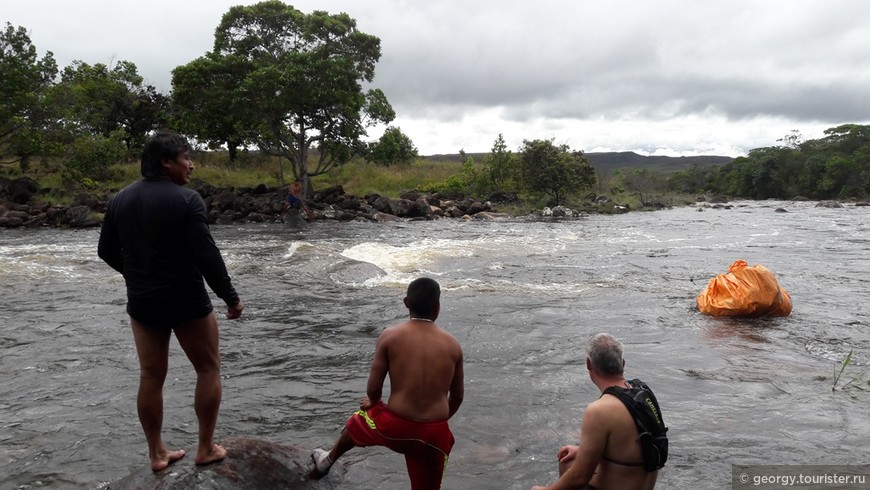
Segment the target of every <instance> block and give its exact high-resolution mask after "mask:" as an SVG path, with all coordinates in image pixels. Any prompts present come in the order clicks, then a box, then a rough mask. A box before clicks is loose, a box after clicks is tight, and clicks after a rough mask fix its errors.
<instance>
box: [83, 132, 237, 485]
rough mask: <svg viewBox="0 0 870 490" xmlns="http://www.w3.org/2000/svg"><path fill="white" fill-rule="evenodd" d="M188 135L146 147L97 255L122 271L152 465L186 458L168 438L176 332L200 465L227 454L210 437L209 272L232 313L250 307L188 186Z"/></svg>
mask: <svg viewBox="0 0 870 490" xmlns="http://www.w3.org/2000/svg"><path fill="white" fill-rule="evenodd" d="M190 151H191V148H190V144H189V143H188V142H187V140H186V139H184V138H183V137H182V136H180V135H178V134H175V133H172V132H168V131H161V132H158V133H157V134H155V135H154V136H152V137H151V138H150V139H149V140H148V142H147V143H145V148H144V149H143V151H142V164H141V173H142V177H143V178H142V179H141V180H139V181H137V182H134V183H133V184H130V185H129V186H127V187H125V188H124V189H122V190H121V191H120V192H118V194H116V195H115V196H114V197H113V198H112V200H111V201H109V205H108V207H107V210H106V216H105V219H104V221H103V228H102V230H101V232H100V241H99V245H98V248H97V253H98V254H99V256H100V258H101V259H103V260H104V261H105V262H106V263H107V264H108V265H109V266H111V267H112V268H113V269H115V270H116V271H118V272H120V273H121V274H122V275H123V276H124V281H125V283H126V286H127V313H128V314H129V315H130V323H131V324H132V327H133V339H134V342H135V344H136V354H137V356H138V357H139V392H138V395H137V397H136V408H137V411H138V414H139V422H140V423H141V424H142V430H143V431H144V432H145V439H146V441H147V442H148V455H149V458H150V460H151V470H152V471H160V470H162V469H164V468H166V467H167V466H169V465H170V464H171V463H173V462H174V461H177V460H178V459H181V458H182V457H184V451H181V450H177V451H172V450H169V449H168V448H167V447H166V446H165V445H164V443H163V439H162V436H161V430H162V425H163V382H164V381H165V380H166V374H167V370H168V362H169V339H170V337H171V336H172V334H173V333H174V334H175V337H176V338H177V339H178V343H179V344H180V345H181V348H182V349H183V350H184V353H185V354H186V355H187V358H188V359H189V360H190V362H191V364H193V367H194V369H195V370H196V388H195V390H196V391H195V395H194V410H195V411H196V416H197V419H198V422H199V444H198V447H197V452H196V457H195V459H194V462H195V463H196V464H208V463H213V462H215V461H220V460H222V459H224V457H226V451H225V450H224V448H223V447H221V446H219V445H217V444H215V442H214V440H213V436H214V430H215V425H216V423H217V417H218V410H219V408H220V402H221V377H220V352H219V351H218V340H219V334H218V325H217V319H216V318H215V314H214V311H213V310H214V308H213V307H212V303H211V300H210V299H209V295H208V293H207V291H206V289H205V285H204V284H203V278H205V281H206V282H207V283H208V285H209V286H210V287H211V289H212V290H213V291H214V292H215V294H217V296H218V297H220V298H221V299H222V300H223V301H224V302H225V303H226V306H227V309H226V316H227V318H229V319H235V318H239V317H240V316H241V314H242V310H243V309H244V307H245V305H244V304H243V303H242V302H241V301H240V300H239V295H238V294H236V290H235V289H234V288H233V285H232V282H231V280H230V277H229V275H228V274H227V269H226V266H225V264H224V261H223V258H222V257H221V254H220V251H219V250H218V248H217V246H216V245H215V242H214V240H213V239H212V236H211V232H210V231H209V227H208V217H207V216H206V208H205V203H203V200H202V198H201V197H200V195H199V194H198V193H197V192H196V191H194V190H192V189H186V188H184V187H183V186H184V185H185V184H187V183H189V182H190V176H191V172H193V168H194V165H193V161H191V159H190Z"/></svg>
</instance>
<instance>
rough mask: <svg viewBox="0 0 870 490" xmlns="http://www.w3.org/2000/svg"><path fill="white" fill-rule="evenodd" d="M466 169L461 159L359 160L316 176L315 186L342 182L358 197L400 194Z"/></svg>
mask: <svg viewBox="0 0 870 490" xmlns="http://www.w3.org/2000/svg"><path fill="white" fill-rule="evenodd" d="M461 168H462V164H460V163H457V162H447V161H435V160H426V159H417V160H416V161H414V162H413V163H410V164H408V165H394V166H391V167H384V166H382V165H377V164H374V163H369V162H365V161H363V160H359V159H355V160H353V161H351V162H348V163H346V164H345V165H342V166H341V167H337V168H334V169H332V170H331V171H329V172H327V173H326V174H323V175H320V176H317V177H314V178H313V179H312V182H313V185H314V187H315V189H317V188H320V187H328V186H333V185H341V186H342V187H343V188H344V191H345V192H347V193H348V194H353V195H355V196H365V195H369V194H380V195H383V196H387V197H398V196H400V195H402V193H404V192H407V191H410V190H414V189H421V190H422V189H428V188H431V187H433V186H436V185H437V184H440V183H442V182H444V181H445V180H446V179H447V178H448V177H450V176H451V175H454V174H456V173H457V172H459V171H460V170H461Z"/></svg>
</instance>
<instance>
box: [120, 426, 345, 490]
mask: <svg viewBox="0 0 870 490" xmlns="http://www.w3.org/2000/svg"><path fill="white" fill-rule="evenodd" d="M221 445H222V446H223V447H224V448H225V449H226V450H227V457H226V459H224V460H223V461H221V462H218V463H213V464H209V465H204V466H197V465H195V464H194V462H193V458H194V455H195V454H196V448H195V447H194V448H192V449H190V450H188V451H187V455H185V456H184V457H183V458H182V459H180V460H178V461H176V462H175V463H173V464H171V465H169V467H168V468H166V469H165V470H163V471H158V472H157V473H154V472H152V471H151V468H150V467H149V466H148V465H147V464H146V465H145V466H144V467H143V468H142V469H140V470H138V471H136V472H134V473H132V474H130V475H128V476H126V477H124V478H122V479H120V480H118V481H115V482H112V483H110V484H108V485H107V486H106V488H108V489H112V490H170V489H171V490H177V489H238V490H248V489H250V490H261V489H265V488H282V489H297V488H299V489H307V488H317V489H329V488H335V486H336V483H333V482H337V481H339V480H340V477H339V478H337V477H336V476H337V475H336V474H337V473H340V472H341V469H340V466H339V465H336V466H334V467H333V468H332V471H331V472H330V474H329V476H327V477H326V478H323V479H321V480H312V479H311V478H309V476H308V474H309V472H310V471H311V467H312V464H311V457H310V455H311V451H310V450H308V449H303V448H300V447H296V446H284V445H281V444H276V443H273V442H269V441H265V440H262V439H254V438H250V437H235V438H231V439H227V440H224V441H223V442H222V443H221ZM336 470H338V471H336Z"/></svg>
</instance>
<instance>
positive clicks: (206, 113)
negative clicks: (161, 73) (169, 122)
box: [172, 53, 252, 162]
mask: <svg viewBox="0 0 870 490" xmlns="http://www.w3.org/2000/svg"><path fill="white" fill-rule="evenodd" d="M251 69H252V65H251V63H249V62H248V61H246V60H244V59H241V58H237V57H233V56H223V57H221V56H217V55H215V54H214V53H208V54H206V55H205V56H203V57H201V58H197V59H195V60H193V61H191V62H190V63H188V64H186V65H182V66H178V67H176V68H175V69H174V70H172V88H173V90H172V107H173V110H174V111H175V114H174V119H175V121H174V124H173V126H174V127H175V128H176V130H177V131H179V132H182V133H184V134H187V135H190V136H193V137H194V138H196V139H197V140H198V141H201V142H203V143H205V144H207V145H208V147H209V148H210V149H212V150H216V149H218V148H222V147H226V148H227V152H228V154H229V159H230V161H231V162H233V161H235V160H236V157H237V156H238V149H239V147H242V146H244V145H246V144H247V143H248V142H249V141H248V139H247V138H246V137H245V130H244V128H245V127H246V125H250V121H245V120H243V119H242V116H244V115H248V111H246V108H245V105H246V104H247V103H248V101H247V100H246V99H245V98H244V97H239V94H238V93H237V88H238V87H237V86H236V84H237V83H238V80H239V79H241V78H243V77H244V76H245V74H247V73H248V72H250V71H251Z"/></svg>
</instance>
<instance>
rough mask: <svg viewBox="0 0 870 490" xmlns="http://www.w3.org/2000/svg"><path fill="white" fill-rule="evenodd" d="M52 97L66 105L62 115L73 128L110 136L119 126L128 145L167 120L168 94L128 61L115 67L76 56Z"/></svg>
mask: <svg viewBox="0 0 870 490" xmlns="http://www.w3.org/2000/svg"><path fill="white" fill-rule="evenodd" d="M54 103H55V104H57V105H58V106H62V107H64V108H65V113H64V121H65V122H66V123H67V125H68V128H69V129H70V130H71V132H72V133H73V134H75V135H82V134H88V135H93V136H102V137H104V138H109V137H110V136H112V134H113V133H116V132H118V131H121V132H122V133H123V140H124V142H125V144H126V146H127V149H128V151H130V150H133V149H136V148H139V147H141V145H142V144H144V142H145V139H146V137H147V134H148V133H149V132H150V131H152V130H153V129H157V128H159V127H160V126H162V125H164V124H165V122H166V117H167V114H168V106H169V99H168V98H167V97H166V96H165V95H163V94H161V93H159V92H158V91H157V90H156V89H155V88H154V87H153V86H150V85H146V84H145V83H144V80H143V78H142V77H141V76H140V75H139V73H138V70H137V68H136V65H135V64H134V63H132V62H130V61H119V62H118V63H116V64H115V65H114V66H112V67H109V66H107V65H104V64H102V63H97V64H95V65H89V64H88V63H84V62H82V61H75V62H73V63H72V64H71V65H70V66H67V67H66V68H64V70H63V72H62V73H61V81H60V83H59V84H58V85H57V86H56V87H55V89H54Z"/></svg>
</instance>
